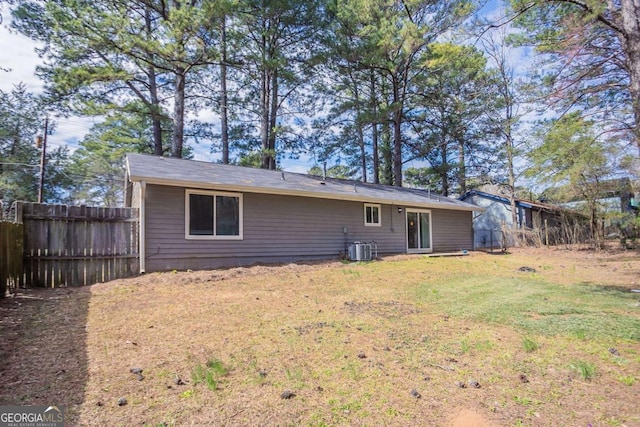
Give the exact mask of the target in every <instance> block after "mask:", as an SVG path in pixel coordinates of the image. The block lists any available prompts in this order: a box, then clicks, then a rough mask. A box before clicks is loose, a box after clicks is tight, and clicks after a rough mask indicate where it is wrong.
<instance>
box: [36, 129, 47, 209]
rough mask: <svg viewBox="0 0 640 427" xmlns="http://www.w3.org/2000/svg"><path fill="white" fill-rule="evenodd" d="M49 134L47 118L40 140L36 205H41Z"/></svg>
mask: <svg viewBox="0 0 640 427" xmlns="http://www.w3.org/2000/svg"><path fill="white" fill-rule="evenodd" d="M48 133H49V118H48V117H47V118H46V119H44V137H43V138H42V156H41V157H40V186H39V187H38V203H42V196H43V194H44V170H45V166H46V163H47V157H46V156H47V134H48Z"/></svg>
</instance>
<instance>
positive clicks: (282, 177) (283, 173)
mask: <svg viewBox="0 0 640 427" xmlns="http://www.w3.org/2000/svg"><path fill="white" fill-rule="evenodd" d="M282 180H283V181H286V180H285V179H284V171H282Z"/></svg>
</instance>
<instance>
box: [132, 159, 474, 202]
mask: <svg viewBox="0 0 640 427" xmlns="http://www.w3.org/2000/svg"><path fill="white" fill-rule="evenodd" d="M126 166H127V177H128V179H129V181H131V182H140V181H144V182H146V183H147V184H159V185H171V186H180V187H195V188H210V189H217V190H227V191H239V192H250V193H265V194H279V195H288V196H303V197H315V198H321V199H336V200H351V201H361V202H369V203H385V204H396V205H403V206H413V207H421V208H437V209H450V210H461V211H477V210H484V209H483V208H479V207H478V206H475V205H472V204H470V203H465V202H462V201H460V200H456V199H450V198H447V197H443V196H439V195H436V194H433V193H431V192H428V191H425V190H417V189H412V188H404V187H392V186H388V185H381V184H370V183H365V182H360V181H352V180H345V179H336V178H326V179H323V178H322V177H317V176H311V175H304V174H299V173H292V172H283V171H273V170H266V169H255V168H248V167H241V166H233V165H223V164H217V163H210V162H202V161H195V160H183V159H176V158H170V157H159V156H151V155H146V154H129V155H127V162H126Z"/></svg>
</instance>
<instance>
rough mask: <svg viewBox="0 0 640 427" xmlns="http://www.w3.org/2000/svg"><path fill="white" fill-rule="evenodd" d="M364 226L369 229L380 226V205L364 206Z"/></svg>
mask: <svg viewBox="0 0 640 427" xmlns="http://www.w3.org/2000/svg"><path fill="white" fill-rule="evenodd" d="M364 225H366V226H370V227H379V226H381V225H382V219H381V218H380V205H370V204H365V205H364Z"/></svg>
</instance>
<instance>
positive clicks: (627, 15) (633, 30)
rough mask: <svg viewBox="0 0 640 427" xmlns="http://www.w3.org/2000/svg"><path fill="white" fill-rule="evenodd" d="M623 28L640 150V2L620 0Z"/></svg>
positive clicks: (639, 0)
mask: <svg viewBox="0 0 640 427" xmlns="http://www.w3.org/2000/svg"><path fill="white" fill-rule="evenodd" d="M620 4H621V12H622V13H621V15H622V28H623V29H624V33H625V34H624V35H623V36H620V37H621V41H622V46H623V48H624V51H625V53H626V56H627V58H626V59H627V68H628V70H629V82H630V84H629V92H631V100H632V103H633V116H634V119H635V120H634V121H635V127H634V134H635V137H636V144H637V146H638V150H640V0H620Z"/></svg>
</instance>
